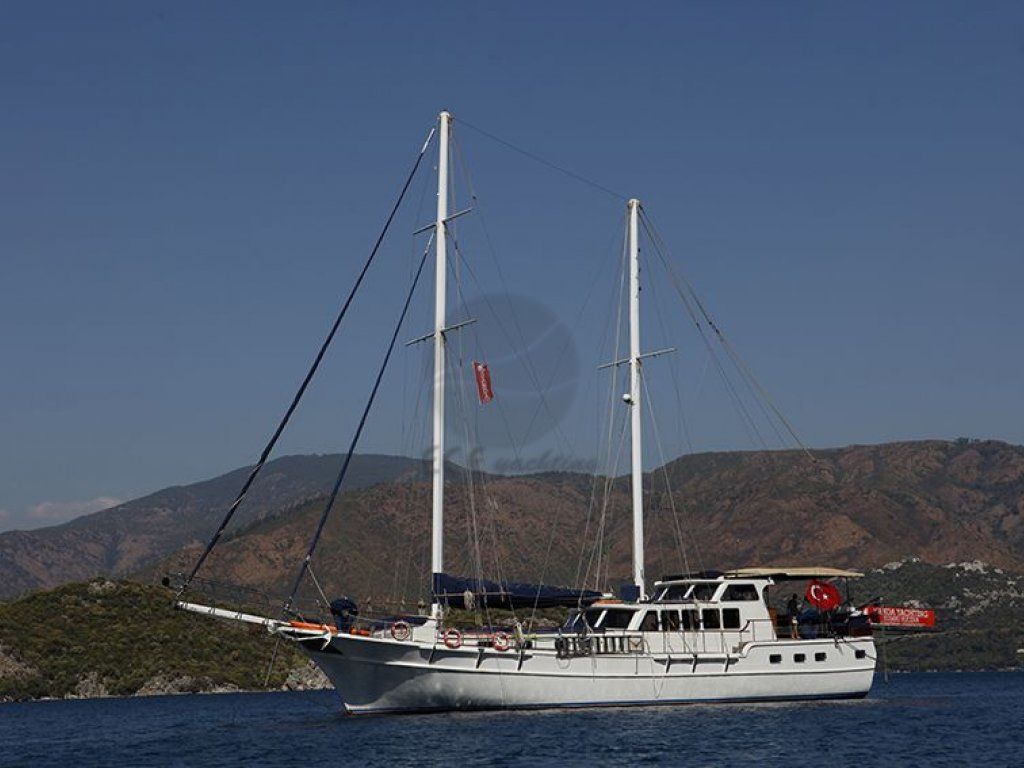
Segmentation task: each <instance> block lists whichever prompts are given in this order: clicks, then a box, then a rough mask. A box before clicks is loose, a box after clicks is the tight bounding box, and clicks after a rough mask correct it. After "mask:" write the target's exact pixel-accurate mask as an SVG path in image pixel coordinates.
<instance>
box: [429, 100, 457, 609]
mask: <svg viewBox="0 0 1024 768" xmlns="http://www.w3.org/2000/svg"><path fill="white" fill-rule="evenodd" d="M451 119H452V116H451V114H449V113H448V112H447V111H445V112H442V113H441V114H440V116H439V118H438V120H439V123H440V125H439V128H438V138H439V141H438V158H437V220H436V221H435V225H434V226H435V229H434V245H435V249H436V251H435V254H436V259H435V270H434V448H433V473H432V476H433V497H432V499H433V504H432V510H433V512H432V516H431V546H430V570H431V574H432V575H431V584H432V585H433V584H435V583H436V582H437V580H438V578H439V576H440V574H441V573H442V572H443V571H444V391H445V387H444V384H445V353H446V350H445V338H444V332H445V309H446V305H447V296H446V284H445V278H446V275H447V268H448V254H447V245H448V236H447V235H448V233H447V226H448V224H447V219H448V138H449V134H450V133H451ZM432 591H435V590H432ZM440 610H441V606H440V604H439V603H438V602H436V600H435V601H433V603H432V605H431V613H432V614H433V616H434V617H435V618H436V617H437V616H438V615H439V614H440Z"/></svg>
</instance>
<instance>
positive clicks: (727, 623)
mask: <svg viewBox="0 0 1024 768" xmlns="http://www.w3.org/2000/svg"><path fill="white" fill-rule="evenodd" d="M722 627H723V628H724V629H739V628H740V609H739V608H723V609H722Z"/></svg>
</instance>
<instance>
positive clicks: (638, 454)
mask: <svg viewBox="0 0 1024 768" xmlns="http://www.w3.org/2000/svg"><path fill="white" fill-rule="evenodd" d="M627 208H628V211H629V409H630V419H631V423H630V439H631V441H632V470H633V472H632V482H631V486H632V491H633V583H634V584H635V585H636V588H637V589H638V590H639V596H640V597H641V598H644V597H646V590H645V587H644V498H643V494H644V487H643V464H644V458H643V434H642V429H643V426H642V424H643V418H642V416H643V411H642V409H641V407H640V387H641V382H640V365H641V362H640V357H641V356H640V243H639V233H638V231H637V230H638V227H639V225H638V219H639V217H640V201H639V200H637V199H636V198H633V199H631V200H630V201H629V203H627Z"/></svg>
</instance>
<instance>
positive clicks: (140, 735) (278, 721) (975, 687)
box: [0, 672, 1024, 768]
mask: <svg viewBox="0 0 1024 768" xmlns="http://www.w3.org/2000/svg"><path fill="white" fill-rule="evenodd" d="M0 764H2V765H4V766H50V765H53V766H57V765H59V766H65V767H68V766H74V767H75V768H84V767H85V766H264V765H295V764H302V765H311V766H323V765H344V766H376V765H388V766H404V765H447V766H452V765H495V766H518V765H524V766H525V765H529V766H544V765H552V766H583V765H587V766H593V765H616V766H632V765H672V766H674V765H686V766H730V767H733V768H734V767H735V766H776V765H777V766H785V767H786V768H800V767H802V766H847V765H849V766H864V765H887V766H903V765H913V766H918V765H926V766H928V768H938V767H939V766H962V765H972V766H977V765H984V766H1021V765H1024V674H1020V673H1012V672H1009V673H998V672H994V673H962V674H914V675H895V676H893V677H892V678H891V681H890V682H889V683H888V684H885V683H883V682H882V681H881V680H878V681H877V683H876V686H875V688H874V689H873V691H872V693H871V695H870V697H869V698H867V699H865V700H863V701H853V702H835V703H800V704H759V705H712V706H704V705H690V706H682V707H652V708H624V709H598V710H572V711H570V710H556V711H547V712H542V711H536V712H508V713H501V712H498V713H495V712H489V713H476V714H473V713H465V714H443V715H416V716H409V715H407V716H397V717H394V716H392V717H384V716H381V717H358V718H357V717H345V716H343V715H341V714H340V713H339V710H338V708H337V703H336V701H335V699H334V696H333V693H332V692H329V691H324V692H311V693H265V694H223V695H211V696H164V697H154V698H138V699H99V700H86V701H41V702H33V703H26V704H0Z"/></svg>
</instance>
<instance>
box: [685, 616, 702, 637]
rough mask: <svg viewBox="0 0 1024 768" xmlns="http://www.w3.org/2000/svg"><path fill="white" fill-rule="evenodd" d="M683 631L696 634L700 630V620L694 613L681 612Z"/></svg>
mask: <svg viewBox="0 0 1024 768" xmlns="http://www.w3.org/2000/svg"><path fill="white" fill-rule="evenodd" d="M683 629H684V630H686V631H687V632H696V631H697V630H698V629H700V619H699V618H697V612H696V611H683Z"/></svg>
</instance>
